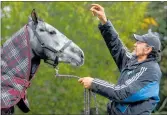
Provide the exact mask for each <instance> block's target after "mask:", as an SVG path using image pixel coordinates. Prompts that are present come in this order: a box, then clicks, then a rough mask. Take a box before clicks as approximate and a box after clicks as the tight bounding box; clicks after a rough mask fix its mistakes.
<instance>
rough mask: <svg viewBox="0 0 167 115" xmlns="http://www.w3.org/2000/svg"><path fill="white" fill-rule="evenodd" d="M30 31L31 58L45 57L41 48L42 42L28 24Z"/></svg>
mask: <svg viewBox="0 0 167 115" xmlns="http://www.w3.org/2000/svg"><path fill="white" fill-rule="evenodd" d="M27 29H28V33H29V39H30V48H31V60H32V59H38V58H39V59H43V58H42V57H43V50H42V48H41V44H40V43H39V41H38V40H37V38H36V36H34V32H33V31H32V29H31V28H30V27H29V26H28V27H27Z"/></svg>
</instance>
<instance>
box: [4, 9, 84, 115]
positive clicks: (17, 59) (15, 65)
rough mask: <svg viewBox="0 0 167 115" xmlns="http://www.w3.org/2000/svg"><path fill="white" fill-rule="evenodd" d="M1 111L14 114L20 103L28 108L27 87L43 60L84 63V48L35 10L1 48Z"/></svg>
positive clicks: (23, 108) (21, 107)
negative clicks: (47, 21) (38, 14)
mask: <svg viewBox="0 0 167 115" xmlns="http://www.w3.org/2000/svg"><path fill="white" fill-rule="evenodd" d="M1 50H2V52H1V69H2V70H1V112H2V113H1V114H12V113H14V106H15V105H17V106H18V107H19V108H20V109H21V110H22V111H23V112H28V111H29V104H28V100H27V98H26V89H27V88H28V87H29V86H30V80H31V79H32V77H33V76H34V74H35V73H36V70H37V68H38V66H39V64H40V60H41V59H43V60H44V61H45V62H47V63H49V64H51V65H53V67H56V66H57V65H58V63H69V64H71V65H73V66H81V65H83V63H84V53H83V51H82V50H81V49H80V48H79V47H78V46H77V45H76V44H75V43H73V42H72V41H71V40H69V39H68V38H67V37H66V36H65V35H63V34H62V33H61V32H59V31H58V30H57V29H56V28H54V27H53V26H51V25H49V24H48V23H46V22H44V21H42V20H40V19H38V17H37V14H36V12H35V10H33V11H32V13H31V17H29V22H28V24H27V25H25V26H24V27H23V28H21V29H20V30H19V31H18V32H17V33H15V34H14V35H13V36H12V37H11V38H10V39H9V40H7V41H6V42H5V43H4V44H3V46H2V47H1Z"/></svg>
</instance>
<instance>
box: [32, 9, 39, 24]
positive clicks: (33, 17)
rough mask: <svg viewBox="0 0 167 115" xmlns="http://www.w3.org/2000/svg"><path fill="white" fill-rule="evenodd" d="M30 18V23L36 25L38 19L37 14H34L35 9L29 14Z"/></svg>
mask: <svg viewBox="0 0 167 115" xmlns="http://www.w3.org/2000/svg"><path fill="white" fill-rule="evenodd" d="M31 18H32V21H33V22H34V23H35V24H37V23H38V17H37V13H36V12H35V9H33V10H32V12H31Z"/></svg>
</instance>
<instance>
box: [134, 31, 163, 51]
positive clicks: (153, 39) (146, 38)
mask: <svg viewBox="0 0 167 115" xmlns="http://www.w3.org/2000/svg"><path fill="white" fill-rule="evenodd" d="M134 38H135V39H136V40H137V41H141V42H145V43H147V44H148V45H149V46H151V47H153V48H154V49H155V50H157V51H158V52H160V51H161V41H160V38H159V36H158V34H156V33H153V32H152V31H151V29H149V30H148V33H147V34H144V35H137V34H134Z"/></svg>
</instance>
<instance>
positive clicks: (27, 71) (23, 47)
mask: <svg viewBox="0 0 167 115" xmlns="http://www.w3.org/2000/svg"><path fill="white" fill-rule="evenodd" d="M34 62H35V63H34V65H32V64H31V48H30V38H29V35H28V30H27V26H26V25H25V26H24V27H23V28H21V29H20V30H19V31H18V32H17V33H15V34H14V35H13V36H12V37H11V38H10V39H8V40H7V41H6V42H5V43H4V44H3V46H2V47H1V108H9V107H11V106H14V105H16V104H17V105H18V106H19V108H20V109H21V110H22V111H23V112H27V111H29V104H28V100H27V98H26V89H27V88H28V87H29V85H30V79H31V78H32V77H33V75H34V74H35V72H36V70H37V68H38V66H39V63H40V59H39V60H37V61H34ZM32 68H33V71H31V70H32ZM18 103H19V104H18ZM24 108H27V110H26V111H25V110H24Z"/></svg>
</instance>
